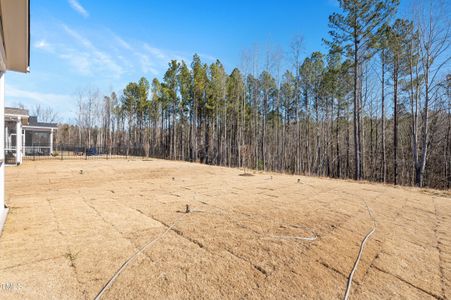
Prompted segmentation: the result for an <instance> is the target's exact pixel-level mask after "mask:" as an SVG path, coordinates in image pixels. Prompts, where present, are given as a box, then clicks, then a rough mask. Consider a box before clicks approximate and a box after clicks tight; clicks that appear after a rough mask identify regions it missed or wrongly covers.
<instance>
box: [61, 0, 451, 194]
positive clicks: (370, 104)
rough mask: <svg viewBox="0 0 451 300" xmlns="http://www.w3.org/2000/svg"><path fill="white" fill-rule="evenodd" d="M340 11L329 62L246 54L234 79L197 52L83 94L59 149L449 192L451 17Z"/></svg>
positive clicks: (376, 2) (344, 7) (377, 2)
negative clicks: (108, 90)
mask: <svg viewBox="0 0 451 300" xmlns="http://www.w3.org/2000/svg"><path fill="white" fill-rule="evenodd" d="M339 2H340V8H341V9H340V13H334V14H332V15H331V16H330V17H329V27H330V33H329V36H328V37H326V38H325V40H324V43H325V45H326V46H327V49H328V50H327V51H326V52H327V53H321V52H313V53H311V54H306V53H304V51H303V49H304V47H303V40H302V37H295V38H294V39H293V41H292V43H291V45H290V47H289V51H287V53H283V52H282V51H277V50H268V51H266V53H264V54H263V55H262V54H261V53H260V54H259V53H258V52H257V51H256V50H255V49H254V50H249V51H244V53H243V59H242V65H241V67H240V68H235V69H233V70H232V71H231V72H230V73H227V72H226V70H225V68H224V66H223V64H222V63H221V62H220V61H219V60H217V61H216V62H214V63H211V64H209V65H208V64H206V63H204V62H202V60H201V57H200V56H198V55H194V56H193V59H192V61H191V62H190V63H188V62H185V61H178V60H172V61H170V62H169V64H168V69H167V71H166V72H165V74H164V76H163V77H162V78H161V79H160V80H159V79H157V78H154V79H151V80H149V79H146V78H145V77H143V78H141V79H139V81H137V82H130V83H129V84H128V85H127V86H126V87H124V89H123V92H122V93H120V94H116V93H112V94H111V95H108V96H104V97H101V96H100V94H99V92H98V91H96V90H93V89H89V90H88V91H85V92H82V93H80V94H79V98H78V102H77V105H78V106H77V111H78V114H77V121H76V124H73V125H68V124H65V125H61V128H60V130H59V131H58V143H62V144H77V145H85V146H89V147H91V146H97V147H105V148H107V149H113V148H115V147H123V148H126V149H128V151H135V150H136V149H140V150H141V153H143V155H148V156H153V157H161V158H166V159H174V160H185V161H191V162H201V163H205V164H213V165H220V166H230V167H244V168H249V169H254V170H264V171H275V172H286V173H290V174H306V175H317V176H328V177H333V178H353V179H356V180H361V179H364V180H370V181H379V182H386V183H394V184H401V185H416V186H427V187H434V188H445V189H446V188H449V187H450V185H451V140H450V139H451V104H450V102H451V101H450V99H451V74H450V73H451V72H450V68H449V66H450V65H449V61H450V20H449V13H447V10H446V9H444V8H443V7H440V6H439V3H438V2H430V3H429V2H428V3H426V2H424V3H423V2H418V4H417V5H415V7H413V8H412V11H411V14H410V16H409V17H408V18H403V19H401V18H398V17H397V16H398V15H399V14H398V13H397V9H398V5H399V3H398V1H397V0H383V1H381V0H341V1H339ZM262 57H263V59H262ZM260 61H263V63H260ZM282 66H288V67H287V69H286V70H285V69H282ZM110 151H111V150H110Z"/></svg>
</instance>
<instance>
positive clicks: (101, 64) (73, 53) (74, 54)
mask: <svg viewBox="0 0 451 300" xmlns="http://www.w3.org/2000/svg"><path fill="white" fill-rule="evenodd" d="M63 29H64V31H65V32H66V33H67V34H68V35H69V36H70V37H71V38H72V39H74V40H75V41H76V42H77V43H79V44H80V45H81V46H82V47H83V48H84V50H81V51H80V50H79V49H72V48H70V49H68V50H66V51H65V52H64V53H62V54H61V55H60V57H61V58H63V59H66V60H68V61H69V63H70V64H71V65H73V66H74V67H75V68H76V69H77V70H79V71H80V72H81V73H82V74H84V75H88V74H92V73H93V71H98V72H99V71H105V72H107V75H112V76H111V77H116V78H118V77H120V76H121V75H122V74H123V73H124V70H123V68H122V67H121V66H120V65H119V64H118V63H117V62H116V61H117V59H114V58H113V57H111V56H110V55H109V54H107V53H106V52H104V51H101V50H99V49H98V48H97V47H95V46H94V44H93V43H92V42H91V41H90V40H89V39H87V38H86V37H84V36H82V35H81V34H79V33H78V32H76V31H75V30H73V29H71V28H69V27H68V26H67V25H65V24H63ZM105 72H103V73H105ZM102 76H105V74H103V75H102Z"/></svg>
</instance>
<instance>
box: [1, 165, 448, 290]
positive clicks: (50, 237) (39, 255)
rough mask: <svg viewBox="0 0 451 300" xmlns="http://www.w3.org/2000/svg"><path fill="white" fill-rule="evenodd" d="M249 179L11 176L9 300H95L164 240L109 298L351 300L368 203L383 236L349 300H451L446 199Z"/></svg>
mask: <svg viewBox="0 0 451 300" xmlns="http://www.w3.org/2000/svg"><path fill="white" fill-rule="evenodd" d="M80 170H83V173H82V174H81V172H80ZM240 173H241V171H240V170H237V169H228V168H220V167H211V166H205V165H199V164H190V163H184V162H171V161H162V160H153V159H152V160H150V161H142V160H135V161H127V160H108V161H107V160H97V161H93V160H89V161H36V162H31V161H30V162H26V163H25V164H24V165H22V166H20V167H11V168H7V170H6V176H7V177H6V178H7V179H6V190H7V198H6V199H7V204H8V205H9V207H10V208H11V209H10V213H9V215H8V219H7V222H6V226H5V228H4V232H3V234H2V236H1V238H0V284H2V285H3V289H1V290H0V298H2V299H3V298H11V299H17V298H29V299H34V298H46V299H50V298H53V299H83V298H84V299H92V298H94V297H95V296H96V294H97V293H98V292H99V291H100V290H101V288H102V287H103V286H104V285H105V283H106V282H107V281H108V280H109V279H110V278H111V276H113V274H114V272H115V271H116V270H117V269H118V268H119V267H120V266H121V265H122V264H123V263H124V261H126V259H127V258H129V257H130V256H131V255H133V253H135V252H136V251H137V249H139V248H140V247H141V246H143V245H144V244H146V243H148V242H149V241H150V240H152V239H154V238H157V237H161V238H160V239H159V240H157V241H156V242H155V243H153V244H151V245H150V246H149V247H148V248H147V249H146V250H145V251H143V253H142V254H140V255H138V256H137V257H136V260H134V261H132V262H131V263H130V264H129V265H128V267H127V268H126V269H125V270H124V271H123V272H122V273H121V274H120V275H119V276H118V277H117V279H116V280H115V282H114V283H113V284H112V286H111V287H110V288H109V289H108V290H106V292H105V294H104V295H103V297H102V298H104V299H122V298H129V299H161V298H172V299H174V298H191V299H199V298H209V299H220V298H230V299H238V298H240V299H241V298H250V299H255V298H279V299H280V298H310V299H312V298H323V299H334V298H337V299H338V298H342V297H343V294H344V290H345V285H346V281H347V278H348V275H349V273H350V271H351V269H352V267H353V264H354V261H355V259H356V256H357V254H358V251H359V247H360V243H361V241H362V239H363V237H364V236H365V235H366V234H367V232H368V231H369V230H370V229H371V227H372V225H373V222H372V220H371V218H370V216H369V215H368V210H367V208H366V206H365V203H364V201H363V200H365V201H366V203H367V204H368V206H369V208H370V209H371V210H372V212H373V214H374V217H375V219H376V222H377V229H376V232H375V233H374V234H373V235H372V236H371V238H370V239H369V241H368V243H367V245H366V248H365V249H364V252H363V256H362V260H361V261H360V264H359V266H358V269H357V272H356V274H355V276H354V282H353V285H352V290H351V298H354V299H363V298H367V299H375V298H410V299H416V298H417V299H428V298H431V299H433V298H437V299H451V199H450V194H449V192H445V193H443V192H434V191H421V190H417V189H410V188H394V187H391V186H383V185H379V184H366V183H354V182H346V181H338V180H331V179H318V178H311V177H299V176H288V175H277V174H255V175H254V176H239V174H240ZM298 179H299V180H298ZM186 204H189V205H190V208H191V210H192V212H191V213H189V214H184V213H183V212H184V211H185V205H186ZM174 222H176V224H175V225H174V226H173V227H172V228H171V229H170V230H168V226H171V225H172V224H173V223H174ZM164 232H167V233H166V235H164V236H161V234H162V233H164ZM315 235H316V236H317V239H316V240H313V241H309V240H302V239H296V238H294V237H312V236H315ZM5 283H12V284H13V285H12V288H11V285H10V286H9V287H10V288H4V287H5Z"/></svg>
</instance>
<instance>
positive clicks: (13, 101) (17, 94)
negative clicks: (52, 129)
mask: <svg viewBox="0 0 451 300" xmlns="http://www.w3.org/2000/svg"><path fill="white" fill-rule="evenodd" d="M5 98H6V99H5V100H6V105H10V106H15V105H18V104H19V103H20V104H23V105H24V106H25V107H26V108H29V109H31V108H33V107H35V106H36V105H38V104H39V105H42V106H44V107H52V108H53V109H54V110H55V111H57V112H58V114H59V115H60V117H63V118H66V119H67V118H70V117H71V116H72V115H71V112H70V111H69V110H68V109H67V104H68V103H71V102H75V98H74V96H71V95H66V94H55V93H41V92H36V91H27V90H23V89H21V88H18V87H16V86H12V85H10V84H8V83H6V87H5Z"/></svg>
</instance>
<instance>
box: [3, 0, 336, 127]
mask: <svg viewBox="0 0 451 300" xmlns="http://www.w3.org/2000/svg"><path fill="white" fill-rule="evenodd" d="M336 10H338V4H337V1H336V0H316V1H307V0H303V1H302V0H299V1H275V0H274V1H269V0H260V1H244V0H242V1H236V0H232V1H211V0H210V1H200V0H197V1H193V0H191V1H154V0H152V1H140V0H127V1H126V0H122V1H119V0H117V1H111V0H109V1H106V0H105V1H104V0H96V1H93V0H33V1H31V66H30V70H31V72H30V73H29V74H26V75H24V74H16V73H8V74H7V76H6V105H9V106H13V105H18V104H23V105H24V106H25V107H27V108H30V109H31V108H33V107H34V106H35V105H37V104H40V105H42V106H51V107H53V108H54V110H55V111H57V112H58V113H59V114H60V117H61V121H63V120H64V121H69V120H70V119H71V118H73V117H74V111H75V106H76V95H77V93H78V91H82V90H85V89H87V88H98V89H99V90H100V92H101V93H102V94H109V93H110V92H111V91H113V90H114V91H117V92H120V91H121V90H122V89H123V87H124V86H125V85H126V83H128V82H129V81H132V80H138V79H139V78H140V77H141V76H146V77H147V78H148V79H149V80H151V79H152V78H153V77H161V76H162V74H163V73H164V71H165V69H166V67H167V63H168V62H169V60H170V59H179V60H180V59H184V60H185V61H187V62H188V63H189V62H191V58H192V55H193V54H194V53H198V54H199V55H200V56H201V58H202V60H203V61H205V62H207V63H211V62H213V61H214V59H216V58H218V59H220V60H221V61H222V62H223V64H224V65H225V67H226V68H227V71H229V72H230V71H231V70H232V69H233V68H234V67H235V66H240V63H241V55H242V52H243V50H245V49H249V48H251V47H254V45H257V48H258V49H259V52H260V53H262V52H265V51H266V49H268V48H281V49H283V50H284V51H288V49H289V45H290V42H291V40H292V39H293V37H294V36H296V35H302V36H303V37H304V50H305V54H307V53H310V52H312V51H315V50H324V46H323V45H322V38H323V37H327V32H328V26H327V24H328V16H329V15H330V14H331V13H332V12H333V11H336Z"/></svg>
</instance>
